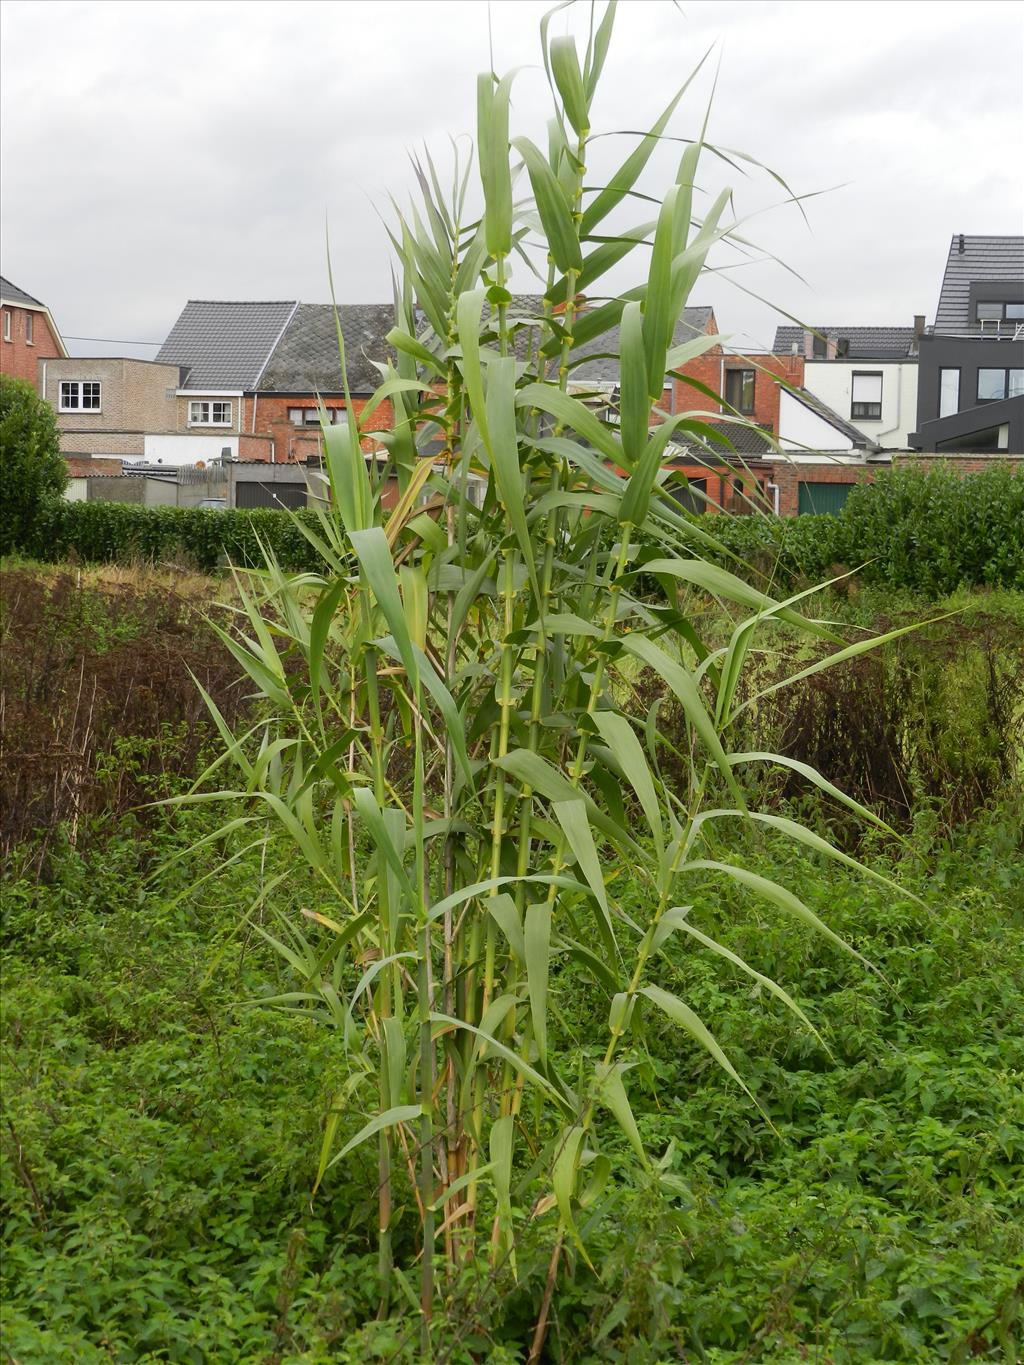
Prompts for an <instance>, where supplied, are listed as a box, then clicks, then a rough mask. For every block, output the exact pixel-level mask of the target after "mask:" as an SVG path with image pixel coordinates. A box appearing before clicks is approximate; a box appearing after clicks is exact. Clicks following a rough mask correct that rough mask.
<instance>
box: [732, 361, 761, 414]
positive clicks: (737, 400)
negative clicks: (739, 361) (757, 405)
mask: <svg viewBox="0 0 1024 1365" xmlns="http://www.w3.org/2000/svg"><path fill="white" fill-rule="evenodd" d="M725 401H726V402H727V403H728V404H729V406H730V407H733V408H736V410H737V411H738V412H753V411H754V371H753V370H726V372H725Z"/></svg>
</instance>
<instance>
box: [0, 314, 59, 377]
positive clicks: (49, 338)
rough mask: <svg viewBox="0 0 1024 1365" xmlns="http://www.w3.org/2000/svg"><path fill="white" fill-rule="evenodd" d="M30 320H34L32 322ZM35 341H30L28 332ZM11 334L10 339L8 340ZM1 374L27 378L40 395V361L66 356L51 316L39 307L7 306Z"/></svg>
mask: <svg viewBox="0 0 1024 1365" xmlns="http://www.w3.org/2000/svg"><path fill="white" fill-rule="evenodd" d="M29 319H31V321H29ZM29 330H31V332H32V340H31V341H29V340H28V332H29ZM8 331H9V332H10V340H8V339H7V334H8ZM0 337H2V338H3V339H2V340H0V373H2V374H9V375H13V376H14V377H15V378H16V379H24V380H26V381H27V382H28V383H29V384H31V385H32V387H33V388H34V389H35V390H36V392H37V393H38V392H39V361H40V360H55V359H57V358H58V357H59V356H63V355H64V353H65V352H64V347H63V344H62V343H61V342H60V341H59V339H58V338H57V337H56V336H55V335H54V331H53V329H52V328H51V326H50V317H49V314H48V313H47V312H46V311H45V310H43V309H38V308H25V307H20V306H19V305H18V304H16V303H4V305H3V317H2V318H0Z"/></svg>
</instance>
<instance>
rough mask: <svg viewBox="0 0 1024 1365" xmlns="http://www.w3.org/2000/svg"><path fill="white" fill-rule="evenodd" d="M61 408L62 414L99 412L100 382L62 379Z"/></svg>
mask: <svg viewBox="0 0 1024 1365" xmlns="http://www.w3.org/2000/svg"><path fill="white" fill-rule="evenodd" d="M59 406H60V411H61V412H99V411H100V382H99V380H98V379H62V380H61V383H60V405H59Z"/></svg>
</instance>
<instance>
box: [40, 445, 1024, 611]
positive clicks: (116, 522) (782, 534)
mask: <svg viewBox="0 0 1024 1365" xmlns="http://www.w3.org/2000/svg"><path fill="white" fill-rule="evenodd" d="M296 515H297V516H298V518H299V519H300V520H303V521H306V523H307V525H310V526H315V525H316V524H317V523H316V518H315V517H314V515H313V513H311V512H299V513H297V514H296ZM703 525H704V526H705V527H706V529H708V530H710V531H713V532H714V534H715V535H716V536H717V537H718V538H719V539H720V540H721V541H722V543H723V544H724V545H725V546H726V548H727V549H728V550H730V551H732V553H733V554H734V555H737V556H739V558H740V559H742V560H744V561H746V562H748V563H752V564H753V565H755V567H756V568H757V569H759V570H760V571H761V572H762V573H764V574H765V575H766V576H770V578H771V580H772V582H773V583H774V584H777V585H779V586H783V587H789V586H792V585H793V584H800V583H804V582H807V583H811V582H817V581H820V580H822V579H824V578H829V577H831V576H833V575H834V574H835V573H836V572H838V571H841V570H842V569H844V568H847V569H853V568H857V567H860V566H863V567H862V568H861V575H862V578H863V580H864V581H865V582H869V583H872V582H873V583H884V584H886V585H888V586H889V587H892V588H902V589H907V590H909V591H912V592H921V593H926V594H929V595H931V596H944V595H946V594H948V593H951V592H955V591H956V589H957V588H959V587H964V586H967V587H1003V588H1020V589H1024V470H1019V469H1018V470H1014V469H1011V468H1010V467H1009V466H1008V465H993V466H992V467H991V468H990V469H986V470H983V471H982V472H981V473H979V474H971V475H969V476H968V477H966V478H964V477H961V476H960V475H958V474H957V473H956V472H955V471H954V470H952V469H949V468H946V467H943V466H940V467H937V468H932V469H927V470H924V469H920V468H916V467H912V466H908V467H907V468H897V469H893V470H887V471H882V472H881V473H879V475H878V476H877V478H876V479H875V481H874V482H873V483H863V484H858V485H856V486H855V487H854V488H853V489H852V491H851V493H850V496H849V498H848V499H847V501H846V505H845V506H844V508H843V510H842V512H841V513H840V514H839V516H836V517H832V516H804V517H793V518H782V519H779V518H775V517H735V518H729V517H715V518H714V519H713V520H712V519H711V518H706V519H704V520H703ZM260 540H262V541H263V542H264V543H265V544H267V545H269V546H270V547H271V548H272V549H273V550H274V552H275V554H276V555H277V557H278V560H279V561H280V563H281V565H282V567H284V568H285V569H288V570H293V571H304V570H312V571H315V570H316V569H318V568H319V567H320V566H319V564H318V560H317V555H316V552H315V551H314V550H313V548H312V546H311V545H310V544H309V542H308V541H307V540H306V539H305V537H304V536H303V535H302V533H301V531H300V530H299V528H298V526H297V525H296V524H295V522H294V521H293V520H292V518H291V517H290V516H289V515H288V514H287V513H285V512H280V511H276V510H273V509H270V508H260V509H253V510H245V511H242V510H237V509H236V510H233V511H223V512H213V511H206V510H203V511H200V510H198V509H195V508H185V507H138V506H135V505H134V504H131V503H117V502H63V501H59V500H48V501H46V502H45V503H44V505H43V506H42V507H41V509H40V512H39V515H38V517H37V518H36V520H35V523H34V526H33V529H32V533H31V537H30V540H29V541H28V542H27V543H24V544H22V545H20V546H18V547H17V548H19V549H21V550H22V551H23V552H25V553H27V554H30V555H32V556H34V557H35V558H38V559H44V560H51V561H54V560H64V559H68V558H70V557H72V556H75V557H77V558H78V559H81V560H85V561H87V562H103V561H119V562H130V561H132V560H136V559H173V558H186V559H188V560H190V561H192V562H194V563H195V564H196V565H197V566H198V567H199V568H201V569H205V570H210V569H214V568H215V567H216V566H217V563H218V561H219V560H220V558H221V556H222V555H227V556H228V557H229V558H230V559H231V560H232V561H233V562H234V563H236V564H259V563H260V562H261V555H260V548H259V541H260Z"/></svg>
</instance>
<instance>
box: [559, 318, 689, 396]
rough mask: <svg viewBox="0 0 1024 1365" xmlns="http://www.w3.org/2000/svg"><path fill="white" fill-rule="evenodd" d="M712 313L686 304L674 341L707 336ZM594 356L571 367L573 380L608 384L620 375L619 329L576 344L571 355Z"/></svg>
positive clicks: (616, 328) (679, 343) (679, 341)
mask: <svg viewBox="0 0 1024 1365" xmlns="http://www.w3.org/2000/svg"><path fill="white" fill-rule="evenodd" d="M712 316H713V313H712V309H710V308H703V307H701V308H684V309H683V314H682V317H681V318H680V319H679V321H678V322H677V323H676V326H675V331H674V332H673V334H672V341H673V344H674V345H676V346H681V345H682V343H683V342H684V341H692V340H693V339H694V337H699V336H704V335H705V333H706V332H707V329H708V323H709V322H710V321H711V318H712ZM581 355H582V356H593V357H594V358H593V360H585V361H584V362H583V364H581V365H574V366H573V368H572V370H571V371H570V378H571V379H572V381H573V383H580V382H581V381H582V382H583V383H592V384H602V383H604V384H607V383H617V382H618V379H619V329H618V327H611V328H609V330H608V331H607V332H605V334H604V336H601V337H597V338H595V340H593V341H588V342H586V343H584V345H582V346H579V347H575V346H574V347H573V350H572V356H573V359H576V358H577V357H578V356H581Z"/></svg>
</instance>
